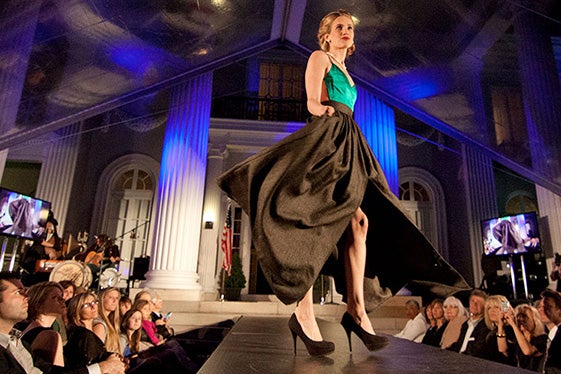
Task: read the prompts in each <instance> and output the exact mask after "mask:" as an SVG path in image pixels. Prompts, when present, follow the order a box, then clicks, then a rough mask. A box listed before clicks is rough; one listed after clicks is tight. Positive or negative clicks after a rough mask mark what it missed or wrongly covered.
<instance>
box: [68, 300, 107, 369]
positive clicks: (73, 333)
mask: <svg viewBox="0 0 561 374" xmlns="http://www.w3.org/2000/svg"><path fill="white" fill-rule="evenodd" d="M97 305H98V301H97V299H96V297H95V295H94V294H93V293H92V292H89V291H87V292H84V293H81V294H79V295H77V296H74V297H73V298H72V299H70V303H69V304H68V343H66V345H65V346H64V361H65V363H66V367H68V368H72V369H77V368H80V367H84V366H87V365H90V364H94V363H99V362H101V361H104V360H105V359H107V358H108V357H109V356H110V355H111V353H109V352H107V350H106V349H105V346H104V344H103V341H101V339H99V337H98V336H97V335H96V334H95V333H94V332H93V321H94V319H95V318H96V317H97V316H98V311H97Z"/></svg>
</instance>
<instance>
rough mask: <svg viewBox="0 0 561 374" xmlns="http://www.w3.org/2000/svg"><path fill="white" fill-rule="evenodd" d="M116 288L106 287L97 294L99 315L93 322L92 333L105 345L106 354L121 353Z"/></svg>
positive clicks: (117, 293) (118, 297) (119, 293)
mask: <svg viewBox="0 0 561 374" xmlns="http://www.w3.org/2000/svg"><path fill="white" fill-rule="evenodd" d="M120 298H121V292H120V291H119V289H118V288H115V287H108V288H105V289H103V290H101V292H100V293H99V301H100V303H99V315H98V317H97V318H95V319H94V321H93V332H94V333H95V334H96V335H97V336H98V337H99V339H101V341H102V342H104V343H105V349H107V351H108V352H119V353H120V352H121V347H120V344H119V334H120V325H121V317H120V312H119V299H120Z"/></svg>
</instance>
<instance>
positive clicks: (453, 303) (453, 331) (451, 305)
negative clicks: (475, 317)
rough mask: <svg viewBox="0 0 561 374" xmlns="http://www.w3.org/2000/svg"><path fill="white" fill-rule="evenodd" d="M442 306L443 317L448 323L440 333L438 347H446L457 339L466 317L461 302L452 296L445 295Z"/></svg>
mask: <svg viewBox="0 0 561 374" xmlns="http://www.w3.org/2000/svg"><path fill="white" fill-rule="evenodd" d="M443 306H444V318H445V319H446V321H448V324H447V325H446V327H445V328H444V331H443V333H442V340H441V341H440V348H442V349H446V348H448V347H450V346H451V345H452V344H454V343H455V342H456V341H458V338H459V337H460V330H461V329H462V324H463V323H464V322H465V321H466V320H467V319H468V315H467V311H466V308H464V306H463V304H462V302H461V301H460V300H459V299H458V298H456V297H454V296H449V297H447V298H446V300H444V303H443Z"/></svg>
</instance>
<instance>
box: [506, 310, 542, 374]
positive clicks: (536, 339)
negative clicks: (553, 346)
mask: <svg viewBox="0 0 561 374" xmlns="http://www.w3.org/2000/svg"><path fill="white" fill-rule="evenodd" d="M505 321H506V323H508V325H509V326H511V327H512V330H513V331H514V335H515V337H516V342H517V345H516V352H515V357H516V363H517V365H518V367H519V368H523V369H528V370H533V371H539V370H540V369H541V368H542V367H543V361H544V359H545V352H546V349H547V334H546V333H545V329H544V325H543V323H542V321H541V319H540V315H539V312H538V310H537V309H536V308H534V307H533V306H530V305H528V304H520V305H518V306H517V307H516V308H515V309H514V311H512V310H509V311H508V312H507V313H505Z"/></svg>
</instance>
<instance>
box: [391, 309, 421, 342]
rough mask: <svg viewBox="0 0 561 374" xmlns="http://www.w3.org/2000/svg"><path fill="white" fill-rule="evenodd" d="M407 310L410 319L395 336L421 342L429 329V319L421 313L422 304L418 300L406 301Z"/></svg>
mask: <svg viewBox="0 0 561 374" xmlns="http://www.w3.org/2000/svg"><path fill="white" fill-rule="evenodd" d="M405 310H406V314H407V317H409V320H408V321H407V323H406V324H405V327H404V328H403V330H401V331H400V332H399V333H397V334H396V335H395V337H397V338H401V339H407V340H411V341H413V342H416V343H420V342H421V341H422V340H423V336H424V335H425V332H426V331H427V321H426V320H425V317H424V316H423V314H422V313H421V306H420V305H419V303H418V302H417V301H416V300H412V299H411V300H408V301H407V302H406V303H405Z"/></svg>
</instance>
